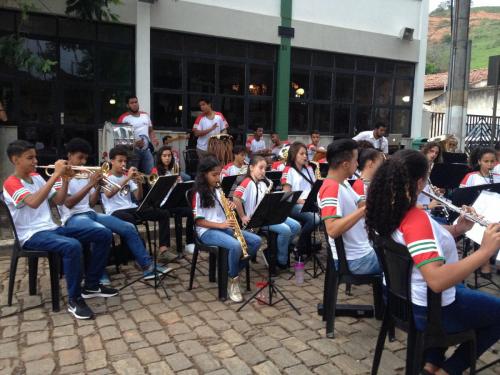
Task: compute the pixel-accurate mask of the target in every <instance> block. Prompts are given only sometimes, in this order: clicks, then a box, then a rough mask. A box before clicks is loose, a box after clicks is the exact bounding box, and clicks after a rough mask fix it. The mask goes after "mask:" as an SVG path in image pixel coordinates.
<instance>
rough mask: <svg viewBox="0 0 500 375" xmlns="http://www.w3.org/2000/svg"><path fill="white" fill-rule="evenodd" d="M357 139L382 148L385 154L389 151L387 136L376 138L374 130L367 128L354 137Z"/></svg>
mask: <svg viewBox="0 0 500 375" xmlns="http://www.w3.org/2000/svg"><path fill="white" fill-rule="evenodd" d="M352 139H354V140H355V141H368V142H370V143H371V144H372V145H373V147H375V148H377V149H379V150H382V152H383V153H384V154H388V153H389V142H388V141H387V138H386V137H381V138H379V139H375V137H374V136H373V130H367V131H364V132H361V133H359V134H358V135H357V136H355V137H353V138H352Z"/></svg>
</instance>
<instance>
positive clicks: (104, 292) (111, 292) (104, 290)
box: [82, 285, 118, 299]
mask: <svg viewBox="0 0 500 375" xmlns="http://www.w3.org/2000/svg"><path fill="white" fill-rule="evenodd" d="M116 295H118V290H117V289H114V288H108V287H107V286H104V285H99V286H98V287H97V288H96V289H90V288H87V287H84V288H83V291H82V297H83V298H85V299H88V298H94V297H104V298H108V297H113V296H116Z"/></svg>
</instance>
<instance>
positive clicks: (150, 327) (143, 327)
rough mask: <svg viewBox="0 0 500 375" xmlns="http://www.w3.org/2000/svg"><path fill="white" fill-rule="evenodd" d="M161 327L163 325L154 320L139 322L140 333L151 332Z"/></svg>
mask: <svg viewBox="0 0 500 375" xmlns="http://www.w3.org/2000/svg"><path fill="white" fill-rule="evenodd" d="M160 329H163V326H162V325H161V324H160V323H158V322H157V321H156V320H151V321H147V322H142V323H139V331H141V332H142V333H147V332H153V331H158V330H160Z"/></svg>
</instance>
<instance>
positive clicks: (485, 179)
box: [460, 148, 500, 187]
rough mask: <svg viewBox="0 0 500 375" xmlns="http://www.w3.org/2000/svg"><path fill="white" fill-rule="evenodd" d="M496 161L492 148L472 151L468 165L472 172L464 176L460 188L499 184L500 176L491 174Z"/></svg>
mask: <svg viewBox="0 0 500 375" xmlns="http://www.w3.org/2000/svg"><path fill="white" fill-rule="evenodd" d="M496 160H497V159H496V155H495V150H494V149H492V148H477V149H475V150H474V151H472V153H471V156H470V159H469V164H470V166H471V167H472V169H473V170H474V172H471V173H468V174H466V175H465V177H464V178H463V180H462V182H461V183H460V187H469V186H477V185H485V184H497V183H499V182H500V175H499V174H497V173H495V172H493V168H494V167H495V164H496Z"/></svg>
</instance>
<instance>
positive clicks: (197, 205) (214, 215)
mask: <svg viewBox="0 0 500 375" xmlns="http://www.w3.org/2000/svg"><path fill="white" fill-rule="evenodd" d="M215 197H216V199H215V202H214V203H215V204H214V207H201V200H200V194H199V193H198V192H196V193H195V194H194V195H193V201H192V207H193V215H194V221H195V223H196V220H198V219H205V220H207V221H212V222H214V223H223V222H225V221H226V214H225V213H224V209H223V208H222V201H221V199H220V191H219V189H215ZM195 227H196V233H197V235H198V238H200V237H201V236H202V235H203V233H205V232H206V231H207V230H208V228H205V227H200V226H199V225H195Z"/></svg>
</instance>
